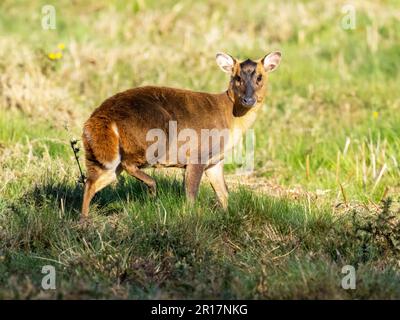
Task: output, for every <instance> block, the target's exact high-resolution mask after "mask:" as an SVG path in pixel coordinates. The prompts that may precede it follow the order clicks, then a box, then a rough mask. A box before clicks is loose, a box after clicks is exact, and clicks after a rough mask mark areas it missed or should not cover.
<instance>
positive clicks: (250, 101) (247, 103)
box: [242, 97, 256, 107]
mask: <svg viewBox="0 0 400 320" xmlns="http://www.w3.org/2000/svg"><path fill="white" fill-rule="evenodd" d="M255 103H256V99H254V98H253V97H243V98H242V104H243V105H245V106H247V107H251V106H253V105H254V104H255Z"/></svg>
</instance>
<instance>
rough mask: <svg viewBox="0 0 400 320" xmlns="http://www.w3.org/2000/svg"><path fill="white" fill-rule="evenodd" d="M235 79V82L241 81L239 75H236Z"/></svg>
mask: <svg viewBox="0 0 400 320" xmlns="http://www.w3.org/2000/svg"><path fill="white" fill-rule="evenodd" d="M235 81H236V83H237V84H240V83H241V82H242V78H241V77H240V76H236V77H235Z"/></svg>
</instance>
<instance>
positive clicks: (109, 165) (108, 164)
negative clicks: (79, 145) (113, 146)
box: [104, 153, 121, 170]
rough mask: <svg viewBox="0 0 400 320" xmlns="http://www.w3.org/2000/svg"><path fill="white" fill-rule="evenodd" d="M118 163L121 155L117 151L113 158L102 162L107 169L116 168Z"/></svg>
mask: <svg viewBox="0 0 400 320" xmlns="http://www.w3.org/2000/svg"><path fill="white" fill-rule="evenodd" d="M120 163H121V155H120V154H119V153H118V155H117V157H116V158H115V160H113V161H110V162H106V163H104V166H105V167H106V169H107V170H115V169H117V167H118V166H119V164H120Z"/></svg>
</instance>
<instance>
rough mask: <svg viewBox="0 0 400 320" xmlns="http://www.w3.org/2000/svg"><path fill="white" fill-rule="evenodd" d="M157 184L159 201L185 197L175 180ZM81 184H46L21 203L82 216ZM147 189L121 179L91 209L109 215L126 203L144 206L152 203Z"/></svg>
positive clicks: (159, 180)
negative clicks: (163, 197)
mask: <svg viewBox="0 0 400 320" xmlns="http://www.w3.org/2000/svg"><path fill="white" fill-rule="evenodd" d="M155 179H156V182H157V197H160V196H175V197H180V198H181V197H182V196H183V194H184V190H183V186H182V182H181V181H179V179H176V178H167V177H165V176H155ZM83 189H84V186H83V185H82V184H78V183H76V184H72V183H71V182H70V181H55V180H49V179H47V180H45V181H44V182H42V183H38V184H36V185H35V186H34V187H33V188H32V189H31V190H29V191H28V192H26V193H25V194H24V196H23V197H21V199H20V201H21V202H27V201H29V202H30V203H33V204H34V206H35V207H38V208H40V207H43V206H44V205H48V204H53V205H56V206H57V207H58V208H61V207H63V208H64V210H65V211H66V212H72V213H74V214H76V215H78V214H79V212H80V210H81V205H82V198H83ZM152 199H153V198H152V197H151V196H150V194H149V192H148V190H147V187H146V185H144V184H143V183H142V182H140V181H138V180H136V179H134V178H132V177H127V176H120V177H119V179H118V181H117V182H116V183H115V184H111V185H110V186H107V187H106V188H104V189H103V190H101V191H99V192H98V193H97V194H96V195H95V196H94V198H93V200H92V201H91V206H98V207H99V208H101V209H102V212H103V213H104V214H106V215H108V214H112V213H115V212H116V211H119V210H120V209H121V208H123V206H124V204H126V203H127V202H131V201H135V202H139V203H145V202H148V201H151V200H152Z"/></svg>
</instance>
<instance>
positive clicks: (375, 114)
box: [372, 111, 379, 119]
mask: <svg viewBox="0 0 400 320" xmlns="http://www.w3.org/2000/svg"><path fill="white" fill-rule="evenodd" d="M372 116H373V117H374V119H378V117H379V112H378V111H374V112H373V113H372Z"/></svg>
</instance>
